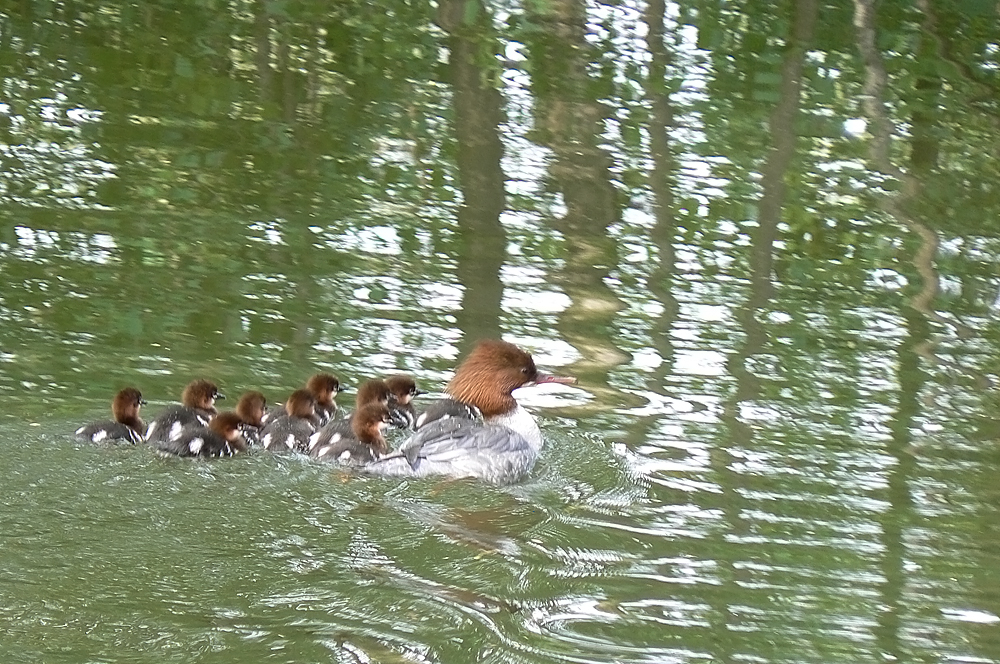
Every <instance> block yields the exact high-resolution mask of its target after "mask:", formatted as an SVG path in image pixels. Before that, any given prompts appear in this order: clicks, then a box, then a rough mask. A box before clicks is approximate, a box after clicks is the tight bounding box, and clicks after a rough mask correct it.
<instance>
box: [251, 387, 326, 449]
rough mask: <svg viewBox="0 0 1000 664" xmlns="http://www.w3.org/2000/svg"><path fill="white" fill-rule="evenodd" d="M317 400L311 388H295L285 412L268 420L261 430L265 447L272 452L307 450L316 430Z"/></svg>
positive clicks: (286, 403) (287, 402)
mask: <svg viewBox="0 0 1000 664" xmlns="http://www.w3.org/2000/svg"><path fill="white" fill-rule="evenodd" d="M315 417H316V400H315V398H314V397H313V395H312V393H311V392H310V391H309V390H295V391H294V392H292V395H291V396H290V397H288V401H286V402H285V414H284V415H282V416H281V417H275V418H273V419H271V420H270V421H268V422H267V423H266V424H265V425H264V428H263V429H261V432H260V442H261V444H262V445H263V446H264V449H266V450H270V451H272V452H287V451H289V450H291V451H295V452H305V451H306V450H307V449H308V447H309V436H311V435H312V434H313V433H314V432H315V431H316V426H315V424H313V422H314V420H315Z"/></svg>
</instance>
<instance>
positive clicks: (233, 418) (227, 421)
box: [208, 410, 247, 451]
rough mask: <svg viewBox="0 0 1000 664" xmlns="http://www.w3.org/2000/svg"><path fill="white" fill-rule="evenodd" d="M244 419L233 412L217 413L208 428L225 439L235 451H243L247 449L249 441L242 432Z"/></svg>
mask: <svg viewBox="0 0 1000 664" xmlns="http://www.w3.org/2000/svg"><path fill="white" fill-rule="evenodd" d="M242 423H243V418H242V417H240V416H239V415H238V414H236V413H234V412H233V411H231V410H227V411H225V412H222V413H217V414H216V415H215V417H213V418H212V421H211V422H209V423H208V428H209V429H211V430H212V431H214V432H215V433H217V434H219V435H220V436H222V437H223V438H225V439H226V440H227V441H228V442H229V444H230V445H232V446H233V449H235V450H239V451H243V450H245V449H246V448H247V441H246V439H245V438H243V433H242V432H241V431H240V424H242Z"/></svg>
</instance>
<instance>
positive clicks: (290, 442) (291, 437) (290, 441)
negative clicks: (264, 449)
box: [285, 433, 295, 450]
mask: <svg viewBox="0 0 1000 664" xmlns="http://www.w3.org/2000/svg"><path fill="white" fill-rule="evenodd" d="M285 445H287V446H288V449H290V450H294V449H295V434H291V433H290V434H288V440H286V441H285Z"/></svg>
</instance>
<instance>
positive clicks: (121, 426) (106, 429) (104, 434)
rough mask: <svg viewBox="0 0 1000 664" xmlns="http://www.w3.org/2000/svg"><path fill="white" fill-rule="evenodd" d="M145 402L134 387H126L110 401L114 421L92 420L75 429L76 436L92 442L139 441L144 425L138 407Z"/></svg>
mask: <svg viewBox="0 0 1000 664" xmlns="http://www.w3.org/2000/svg"><path fill="white" fill-rule="evenodd" d="M144 403H146V402H145V401H144V400H143V398H142V393H141V392H140V391H139V390H137V389H135V388H134V387H126V388H125V389H123V390H121V391H120V392H118V394H116V395H115V398H114V400H112V402H111V413H112V414H113V415H114V416H115V419H114V421H111V420H106V421H104V422H94V423H93V424H88V425H86V426H82V427H80V428H79V429H77V430H76V437H77V438H79V439H81V440H88V441H90V442H92V443H101V442H104V441H109V440H124V441H127V442H129V443H132V444H135V443H141V442H142V434H143V433H144V432H145V431H146V425H145V424H143V423H142V420H141V419H139V408H141V407H142V404H144Z"/></svg>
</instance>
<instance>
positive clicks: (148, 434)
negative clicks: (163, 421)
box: [146, 422, 156, 440]
mask: <svg viewBox="0 0 1000 664" xmlns="http://www.w3.org/2000/svg"><path fill="white" fill-rule="evenodd" d="M155 431H156V422H150V423H149V428H148V429H146V440H149V439H150V438H152V437H153V433H154V432H155Z"/></svg>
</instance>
